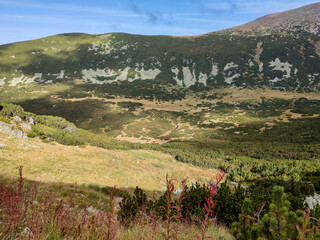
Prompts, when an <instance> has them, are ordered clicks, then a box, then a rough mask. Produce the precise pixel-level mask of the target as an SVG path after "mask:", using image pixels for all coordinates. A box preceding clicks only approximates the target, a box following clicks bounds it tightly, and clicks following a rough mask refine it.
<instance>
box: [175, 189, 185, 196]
mask: <svg viewBox="0 0 320 240" xmlns="http://www.w3.org/2000/svg"><path fill="white" fill-rule="evenodd" d="M182 191H183V190H182V189H177V190H175V191H174V192H173V193H174V194H175V195H177V196H178V197H180V196H181V193H182Z"/></svg>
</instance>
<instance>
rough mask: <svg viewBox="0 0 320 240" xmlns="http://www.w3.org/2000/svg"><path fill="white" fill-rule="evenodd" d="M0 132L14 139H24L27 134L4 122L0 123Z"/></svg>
mask: <svg viewBox="0 0 320 240" xmlns="http://www.w3.org/2000/svg"><path fill="white" fill-rule="evenodd" d="M0 132H2V133H4V134H8V135H11V136H13V137H15V138H26V137H27V134H26V133H25V132H23V131H21V130H20V129H15V126H14V125H12V124H8V123H5V122H0Z"/></svg>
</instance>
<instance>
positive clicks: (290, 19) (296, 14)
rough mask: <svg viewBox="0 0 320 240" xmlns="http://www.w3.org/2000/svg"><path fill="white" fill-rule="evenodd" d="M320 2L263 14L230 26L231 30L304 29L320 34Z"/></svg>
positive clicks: (286, 31)
mask: <svg viewBox="0 0 320 240" xmlns="http://www.w3.org/2000/svg"><path fill="white" fill-rule="evenodd" d="M319 9H320V3H315V4H311V5H308V6H305V7H301V8H298V9H294V10H290V11H285V12H279V13H274V14H270V15H267V16H264V17H262V18H259V19H257V20H255V21H253V22H250V23H247V24H244V25H242V26H239V27H235V28H231V29H230V30H231V31H234V30H235V31H244V32H245V31H247V32H250V31H251V32H253V31H254V32H261V33H264V34H268V33H269V34H270V33H274V32H283V33H288V32H290V33H292V34H294V33H297V32H302V31H306V32H309V33H313V34H316V35H319V34H320V24H319V22H320V11H319Z"/></svg>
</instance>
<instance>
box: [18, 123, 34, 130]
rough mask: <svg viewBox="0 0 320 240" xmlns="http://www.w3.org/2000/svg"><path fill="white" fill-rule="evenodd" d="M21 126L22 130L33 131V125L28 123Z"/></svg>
mask: <svg viewBox="0 0 320 240" xmlns="http://www.w3.org/2000/svg"><path fill="white" fill-rule="evenodd" d="M20 126H21V128H22V129H26V130H29V131H31V129H32V127H31V125H30V124H27V123H21V124H20Z"/></svg>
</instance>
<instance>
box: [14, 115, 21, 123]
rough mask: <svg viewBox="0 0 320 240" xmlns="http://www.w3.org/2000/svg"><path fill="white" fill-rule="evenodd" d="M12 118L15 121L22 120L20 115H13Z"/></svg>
mask: <svg viewBox="0 0 320 240" xmlns="http://www.w3.org/2000/svg"><path fill="white" fill-rule="evenodd" d="M13 120H15V121H17V122H21V121H22V119H21V117H19V116H14V117H13Z"/></svg>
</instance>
